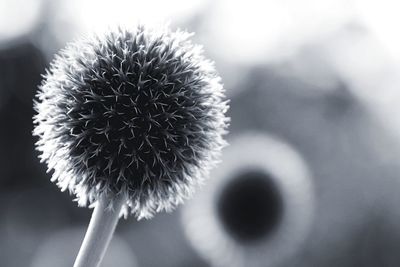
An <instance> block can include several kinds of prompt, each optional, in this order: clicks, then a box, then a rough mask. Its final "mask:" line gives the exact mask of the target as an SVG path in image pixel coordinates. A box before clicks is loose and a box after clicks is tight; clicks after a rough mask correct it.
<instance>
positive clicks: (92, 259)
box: [74, 197, 124, 267]
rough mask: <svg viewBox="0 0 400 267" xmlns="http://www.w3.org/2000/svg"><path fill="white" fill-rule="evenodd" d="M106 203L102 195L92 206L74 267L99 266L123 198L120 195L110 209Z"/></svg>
mask: <svg viewBox="0 0 400 267" xmlns="http://www.w3.org/2000/svg"><path fill="white" fill-rule="evenodd" d="M107 203H108V202H107V200H106V199H105V198H104V197H102V198H100V199H99V201H98V203H97V205H96V207H95V208H94V210H93V214H92V218H91V219H90V223H89V226H88V229H87V232H86V235H85V238H84V239H83V242H82V246H81V248H80V250H79V253H78V256H77V257H76V260H75V263H74V267H98V266H100V263H101V261H102V259H103V256H104V254H105V252H106V250H107V247H108V245H109V243H110V241H111V238H112V236H113V234H114V231H115V228H116V226H117V223H118V219H119V213H120V211H121V208H122V204H123V203H124V198H122V197H120V198H119V199H118V200H116V201H115V202H114V205H113V207H112V209H109V208H108V207H107Z"/></svg>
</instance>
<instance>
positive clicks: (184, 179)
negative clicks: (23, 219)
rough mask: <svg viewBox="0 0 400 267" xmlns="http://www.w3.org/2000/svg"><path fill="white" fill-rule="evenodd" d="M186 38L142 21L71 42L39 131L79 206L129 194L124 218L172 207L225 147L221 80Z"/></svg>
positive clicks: (46, 95) (43, 103) (47, 91)
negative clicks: (133, 27)
mask: <svg viewBox="0 0 400 267" xmlns="http://www.w3.org/2000/svg"><path fill="white" fill-rule="evenodd" d="M189 37H190V34H187V33H185V32H181V31H177V32H171V31H170V30H168V29H162V30H154V29H147V28H145V27H143V26H139V27H137V28H136V29H135V30H133V31H128V30H123V29H118V30H115V31H111V32H108V33H106V34H104V35H99V36H95V37H91V38H86V39H83V40H80V41H77V42H75V43H72V44H70V45H68V46H67V48H66V49H64V50H63V51H61V52H60V54H59V55H58V56H56V58H55V60H54V61H53V62H52V64H51V66H50V68H49V70H48V72H47V74H46V75H45V77H44V78H45V79H44V81H43V83H42V85H41V87H40V90H39V93H38V95H37V98H38V99H37V101H36V102H35V110H36V112H37V114H36V115H35V116H34V125H35V127H34V132H33V133H34V135H36V136H38V137H39V140H38V142H37V143H36V145H37V149H38V150H39V151H40V152H41V156H40V157H41V160H42V161H44V162H46V163H47V165H48V170H49V171H51V170H53V171H54V172H53V176H52V181H54V182H57V184H58V186H59V187H60V188H61V189H62V190H66V189H69V190H70V192H71V193H73V194H75V195H76V197H77V200H78V202H79V204H80V205H82V206H86V205H87V204H93V203H95V202H96V201H97V200H98V199H99V198H100V196H102V195H104V194H105V195H106V196H107V198H109V199H110V205H112V204H113V203H112V199H113V198H115V197H116V196H117V195H120V194H123V195H125V196H126V199H127V201H126V203H125V205H124V208H123V211H124V214H125V215H126V214H128V213H129V212H131V213H134V214H135V215H136V216H137V217H138V218H142V217H145V218H149V217H151V216H152V215H153V214H154V212H158V211H160V210H170V209H171V208H173V207H174V206H176V205H177V204H179V203H181V202H182V201H183V199H185V198H186V197H188V196H189V195H190V194H191V192H192V191H193V187H194V185H195V184H197V183H199V182H200V181H201V180H202V179H203V178H205V177H206V175H207V173H208V170H209V169H210V168H211V167H212V166H213V165H214V164H215V163H216V161H217V160H218V158H219V154H220V150H221V148H222V147H223V146H224V145H225V141H224V140H223V135H224V134H225V133H226V128H227V126H228V118H226V117H225V112H226V111H227V109H228V105H227V101H226V100H224V90H223V87H222V85H221V83H220V78H219V77H218V75H217V74H216V72H215V69H214V65H213V63H212V62H211V61H209V60H206V59H205V58H204V56H203V52H202V49H201V47H199V46H196V45H194V44H192V42H191V41H190V40H189V39H188V38H189Z"/></svg>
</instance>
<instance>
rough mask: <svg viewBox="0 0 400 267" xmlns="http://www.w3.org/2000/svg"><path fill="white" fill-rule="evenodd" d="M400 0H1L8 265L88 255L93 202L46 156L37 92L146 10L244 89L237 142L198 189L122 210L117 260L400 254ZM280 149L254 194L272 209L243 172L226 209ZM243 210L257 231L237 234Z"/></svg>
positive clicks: (235, 108)
mask: <svg viewBox="0 0 400 267" xmlns="http://www.w3.org/2000/svg"><path fill="white" fill-rule="evenodd" d="M399 9H400V4H399V3H398V2H397V1H386V0H383V1H373V0H367V1H365V0H363V1H361V0H360V1H356V0H350V1H349V0H264V1H257V0H235V1H232V0H192V1H184V0H182V1H179V0H172V1H163V0H160V1H151V0H147V1H146V0H142V1H129V0H113V1H106V0H0V266H4V267H54V266H57V267H64V266H65V267H67V266H72V264H73V261H74V257H75V255H76V254H77V252H78V249H79V246H80V243H81V241H82V239H83V236H84V233H85V228H86V226H87V224H88V222H89V219H90V215H91V210H90V209H86V208H79V207H77V204H76V202H73V197H72V196H69V194H68V193H67V192H63V193H61V192H60V191H59V189H58V188H57V186H56V185H54V184H52V183H51V182H50V176H51V174H49V173H46V166H45V165H44V164H40V162H39V160H38V158H37V156H38V152H36V151H35V150H34V142H35V138H33V137H32V134H31V132H32V129H33V125H32V116H33V108H32V107H33V102H32V99H33V98H34V95H35V92H36V90H37V86H38V85H39V84H40V82H41V75H42V74H44V73H45V69H46V67H48V66H49V63H50V61H51V60H52V59H53V58H54V54H55V53H56V52H57V51H58V50H59V49H61V48H63V47H64V46H65V45H66V43H68V42H70V41H73V40H74V39H75V38H77V37H79V36H80V35H82V34H85V33H87V32H92V31H102V30H104V29H106V28H107V27H110V26H113V25H124V26H126V27H134V25H136V24H137V23H138V22H142V23H148V24H155V25H157V24H165V23H169V24H170V27H172V28H173V29H177V28H181V29H185V30H188V31H190V32H194V33H195V35H194V36H193V40H194V41H195V42H196V43H200V44H202V45H204V50H205V53H206V55H207V56H208V57H209V58H211V59H213V60H214V61H215V62H216V67H217V70H218V71H219V73H220V75H221V76H222V80H223V83H224V86H225V88H226V92H227V96H228V98H230V99H231V102H230V105H231V108H230V110H229V116H230V117H231V126H230V133H229V135H228V136H227V139H228V140H229V141H230V142H231V146H230V147H228V148H227V149H226V150H224V156H223V162H222V164H221V165H220V166H219V167H217V169H215V170H214V171H213V172H212V173H211V175H210V180H209V181H210V182H209V183H206V184H205V185H204V187H203V188H202V189H200V190H198V193H197V194H195V196H194V197H193V199H192V200H190V201H187V203H185V204H184V205H182V206H180V207H179V208H178V209H177V210H175V211H174V212H172V213H161V214H158V215H156V216H155V217H154V218H153V219H151V220H141V221H136V220H135V218H133V217H131V218H128V219H127V220H121V221H120V223H119V225H118V228H117V231H116V234H115V236H114V239H113V241H112V244H111V246H110V248H109V251H108V252H107V255H106V258H105V260H104V262H103V264H102V266H103V267H109V266H118V267H153V266H154V267H157V266H160V267H161V266H162V267H188V266H193V267H205V266H217V267H218V266H227V267H230V266H238V267H240V266H246V267H247V266H248V267H252V266H256V267H258V266H260V267H262V266H264V267H292V266H296V267H314V266H315V267H328V266H329V267H338V266H340V267H354V266H356V267H357V266H363V267H378V266H382V267H397V266H400V253H399V251H400V205H399V203H400V34H399V30H398V25H399V24H400V17H399V16H398V10H399ZM263 138H266V139H267V140H270V141H271V142H272V143H273V144H275V143H277V144H280V145H282V146H283V147H284V148H285V151H289V152H288V153H289V154H290V153H294V154H295V155H297V156H296V157H297V158H298V159H299V160H300V163H299V164H300V165H301V166H300V169H302V168H303V169H305V170H306V172H307V177H306V180H304V181H303V180H301V182H300V183H297V184H296V183H291V181H292V180H290V179H292V178H293V181H295V180H296V179H297V178H296V177H292V178H290V179H289V178H287V177H285V176H284V175H282V176H280V173H281V172H282V173H285V172H287V171H289V172H290V171H291V172H293V173H295V174H296V173H297V169H296V168H295V167H293V166H292V164H291V162H292V158H291V157H290V156H287V155H286V154H285V153H286V152H282V153H283V154H281V153H280V152H279V151H278V150H279V149H278V150H277V151H275V150H274V149H273V146H274V145H273V144H272V145H268V143H267V144H266V146H265V147H263V146H262V144H258V143H257V142H256V141H257V140H259V139H261V143H263V141H262V140H264V139H263ZM238 140H240V141H238ZM254 143H255V145H254ZM250 144H253V145H250ZM269 147H271V150H269ZM238 151H243V153H240V152H239V153H238ZM263 151H264V152H265V153H266V154H264V153H263ZM235 153H236V154H235ZM238 155H240V157H243V158H247V159H248V158H250V159H253V158H254V159H257V158H262V159H263V161H262V160H261V161H260V162H264V163H256V161H257V160H254V161H251V160H248V161H246V160H235V158H238V157H239V156H238ZM225 159H227V160H225ZM228 159H231V160H228ZM257 162H258V161H257ZM269 162H271V164H272V166H273V168H274V170H276V171H272V170H271V173H270V175H271V177H269V178H268V177H267V176H266V179H271V184H272V185H271V188H269V189H268V188H267V189H266V190H265V191H263V192H264V193H262V194H261V195H264V196H265V198H257V197H255V198H252V197H253V196H254V195H256V194H258V193H257V192H258V191H257V190H255V191H254V194H253V191H252V190H254V187H253V189H249V190H250V192H247V193H248V194H249V195H250V199H251V201H250V202H254V206H253V208H254V210H255V212H256V213H257V212H258V210H259V212H260V214H267V215H268V216H267V217H266V218H264V217H262V216H261V217H260V219H257V218H258V217H257V216H255V217H254V218H256V219H253V220H250V221H249V220H247V219H246V218H244V217H243V216H246V215H243V212H242V211H243V210H241V209H243V206H241V204H240V201H242V200H243V199H241V200H240V199H239V200H238V199H235V196H236V195H240V192H241V190H244V189H243V188H244V187H243V186H240V185H239V186H237V185H236V188H235V190H236V191H235V194H234V196H233V197H232V199H230V200H229V201H228V202H229V203H233V204H232V205H233V207H230V209H231V215H230V217H229V218H228V217H227V218H228V219H227V218H225V219H224V218H223V216H222V217H221V216H220V215H219V214H218V213H223V212H224V211H223V206H221V207H222V208H221V207H220V206H219V204H218V203H220V202H219V200H218V199H219V198H220V197H222V195H223V192H224V189H226V188H227V187H228V186H229V183H232V184H233V182H234V181H235V179H236V178H237V177H236V176H240V175H242V174H243V172H245V171H248V170H249V169H250V170H251V168H263V169H264V170H266V172H269V171H268V168H270V167H269V166H270V164H269ZM272 162H273V163H272ZM253 163H254V164H253ZM257 164H258V165H257ZM253 165H257V166H253ZM261 165H262V166H261ZM242 170H243V171H242ZM280 170H282V171H280ZM298 174H299V177H300V176H301V173H300V172H299V173H298ZM242 176H243V175H242ZM242 178H243V177H242ZM218 179H225V180H226V181H228V182H226V183H225V184H224V183H218V182H217V181H218ZM285 179H286V180H285ZM225 180H224V181H225ZM207 186H208V187H207ZM211 187H213V189H215V188H217V189H218V190H212V189H210V188H211ZM256 187H257V186H256ZM306 187H307V188H306ZM270 194H271V195H270ZM276 199H278V200H279V201H276ZM207 201H209V202H207ZM235 201H236V202H235ZM243 201H246V200H243ZM204 203H209V204H210V205H203V204H204ZM276 203H278V204H276ZM279 203H281V204H279ZM282 203H283V204H282ZM288 203H289V204H290V203H292V204H293V203H294V204H293V205H292V204H290V205H292V206H290V205H289V204H288ZM235 205H237V206H235ZM288 207H289V208H288ZM232 210H233V211H232ZM277 214H278V215H277ZM274 216H275V217H274ZM278 217H279V218H280V217H283V218H285V220H281V219H279V218H278ZM230 220H232V221H235V222H236V224H235V225H236V226H235V227H236V228H235V229H236V230H238V229H239V230H240V227H247V228H249V227H250V229H252V230H254V231H255V233H256V236H255V237H254V236H253V237H252V238H253V239H254V240H250V241H248V240H247V241H243V240H241V239H240V238H239V239H234V238H231V235H232V231H227V229H226V227H228V226H229V224H230V223H231V222H230ZM210 221H211V222H214V223H216V224H217V225H219V228H218V229H219V230H218V231H217V232H212V231H216V230H215V229H214V230H212V229H211V228H212V225H211V226H210V224H209V223H207V222H210ZM227 225H228V226H227ZM265 225H267V226H268V227H269V231H264V230H263V229H264V228H263V227H265ZM211 230H212V231H211ZM210 233H211V234H210ZM276 236H279V238H276ZM221 238H222V239H223V240H225V242H222V241H221ZM227 240H228V241H227ZM228 262H231V263H229V264H228Z"/></svg>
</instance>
